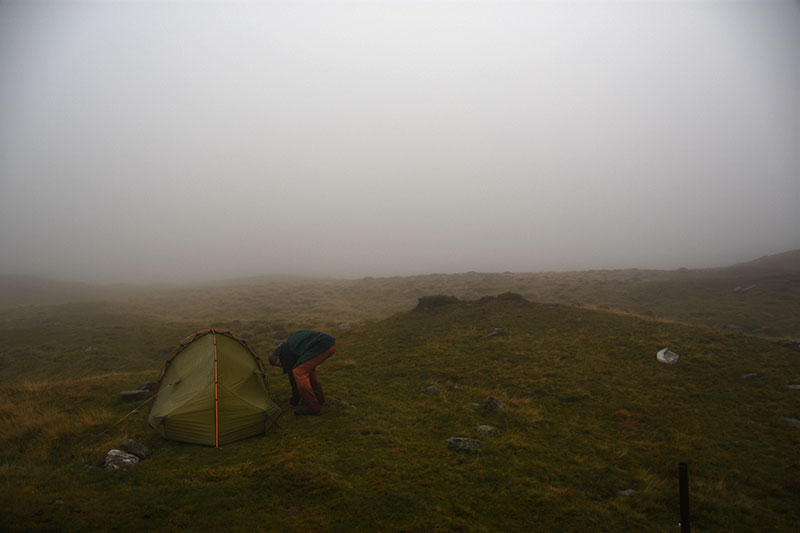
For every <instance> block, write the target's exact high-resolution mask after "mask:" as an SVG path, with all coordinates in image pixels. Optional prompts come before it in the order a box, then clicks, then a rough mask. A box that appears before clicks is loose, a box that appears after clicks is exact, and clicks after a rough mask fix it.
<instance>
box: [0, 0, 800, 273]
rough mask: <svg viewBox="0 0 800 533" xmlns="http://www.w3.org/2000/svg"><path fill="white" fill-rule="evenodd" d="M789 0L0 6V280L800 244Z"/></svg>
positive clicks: (391, 268) (657, 260) (615, 261)
mask: <svg viewBox="0 0 800 533" xmlns="http://www.w3.org/2000/svg"><path fill="white" fill-rule="evenodd" d="M799 171H800V3H798V2H780V1H775V2H766V1H754V2H733V1H721V2H702V1H694V2H682V1H674V2H649V1H641V2H599V1H586V2H574V1H558V2H498V1H474V2H469V1H463V2H459V1H425V2H422V1H407V0H404V1H399V0H398V1H388V0H384V1H381V0H374V1H362V2H323V1H301V2H297V1H275V2H241V1H239V2H229V1H226V2H222V1H220V2H188V1H187V2H181V1H174V2H144V1H141V2H139V1H118V2H113V1H104V2H94V1H91V2H89V1H84V2H65V1H59V2H30V1H25V2H8V1H4V2H1V3H0V274H27V275H36V276H45V277H51V278H58V279H69V280H80V281H92V282H149V281H182V280H185V281H197V280H211V279H220V278H231V277H237V276H253V275H261V274H300V275H313V276H325V277H361V276H389V275H408V274H417V273H431V272H442V273H448V272H465V271H473V270H476V271H487V272H502V271H516V272H531V271H546V270H583V269H605V268H627V267H638V268H664V269H672V268H678V267H682V266H685V267H688V268H702V267H710V266H724V265H727V264H731V263H734V262H739V261H745V260H749V259H754V258H756V257H759V256H761V255H765V254H770V253H777V252H782V251H786V250H790V249H795V248H800V214H798V209H797V206H798V201H800V172H799Z"/></svg>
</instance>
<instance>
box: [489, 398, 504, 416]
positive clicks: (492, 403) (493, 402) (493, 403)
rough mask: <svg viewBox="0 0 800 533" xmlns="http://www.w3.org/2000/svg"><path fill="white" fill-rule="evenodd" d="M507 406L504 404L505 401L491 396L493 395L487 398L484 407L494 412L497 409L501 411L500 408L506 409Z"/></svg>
mask: <svg viewBox="0 0 800 533" xmlns="http://www.w3.org/2000/svg"><path fill="white" fill-rule="evenodd" d="M505 408H506V404H504V403H503V402H501V401H500V400H498V399H497V398H494V397H491V396H490V397H489V398H486V399H485V400H484V401H483V409H484V411H489V412H490V413H494V412H496V411H500V410H502V409H505Z"/></svg>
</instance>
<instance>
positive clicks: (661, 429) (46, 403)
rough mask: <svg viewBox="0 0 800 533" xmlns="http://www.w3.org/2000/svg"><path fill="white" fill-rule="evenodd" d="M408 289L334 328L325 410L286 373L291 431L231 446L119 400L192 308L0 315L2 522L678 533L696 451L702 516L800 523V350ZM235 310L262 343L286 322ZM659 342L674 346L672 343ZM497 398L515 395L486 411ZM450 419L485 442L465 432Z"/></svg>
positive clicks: (732, 522)
mask: <svg viewBox="0 0 800 533" xmlns="http://www.w3.org/2000/svg"><path fill="white" fill-rule="evenodd" d="M448 301H449V303H448ZM437 302H438V303H440V304H442V305H430V304H431V303H434V304H435V303H437ZM415 303H416V302H415ZM413 307H414V306H409V307H408V308H407V309H406V310H405V311H403V312H400V313H396V314H394V315H393V316H391V317H389V318H385V319H382V320H378V321H371V322H364V323H359V324H354V325H353V327H351V328H349V329H335V330H333V332H334V333H335V335H336V336H337V338H338V341H339V344H340V351H339V353H337V355H336V356H335V357H333V358H332V359H331V360H330V361H329V362H327V363H325V365H323V366H322V367H320V376H321V379H322V380H323V383H324V384H325V387H326V391H327V393H328V396H329V400H330V401H329V402H328V405H327V406H326V407H325V409H324V414H323V416H322V417H319V418H311V419H309V418H296V417H294V416H293V415H292V414H291V413H290V412H289V411H288V405H287V403H286V402H287V399H288V395H289V387H288V383H287V382H286V381H285V378H284V377H283V376H281V375H280V374H279V373H277V372H271V373H270V386H271V391H272V396H273V397H274V398H275V399H276V400H277V401H278V402H279V404H280V405H281V406H282V407H284V408H287V413H286V414H284V415H283V416H282V418H281V419H280V420H279V426H277V427H275V428H273V430H271V431H270V432H269V433H268V434H267V435H266V436H264V437H257V438H252V439H248V440H244V441H240V442H237V443H234V444H231V445H228V446H225V447H224V448H223V449H222V450H221V451H220V450H214V449H212V448H205V447H199V446H192V445H185V444H180V443H174V442H170V441H165V440H163V439H161V437H160V436H159V435H158V434H157V433H156V432H155V431H154V430H152V429H151V428H150V427H149V426H147V424H146V422H145V419H146V416H147V408H146V406H144V407H143V408H141V409H140V410H139V412H138V413H134V414H131V415H130V416H127V418H124V417H125V416H126V415H128V414H129V413H130V409H131V405H130V404H123V403H119V401H118V400H117V392H118V391H119V390H122V389H126V388H133V387H135V386H136V385H138V384H139V383H142V382H145V381H150V380H152V379H154V378H155V377H156V376H157V374H158V371H159V369H160V365H161V363H162V362H163V359H164V357H165V352H166V351H168V350H169V348H171V347H174V345H175V344H176V343H177V342H178V341H179V340H180V339H182V338H183V336H185V335H186V334H187V333H188V332H190V331H192V330H193V329H196V327H195V326H197V323H196V322H193V321H191V320H186V319H183V318H182V317H180V316H173V317H172V318H171V320H169V321H164V320H162V319H160V318H158V317H153V316H149V315H135V314H126V313H124V312H121V311H119V310H115V309H114V307H113V306H111V305H105V304H102V305H101V304H80V305H78V304H76V305H74V306H55V307H47V308H30V309H28V310H27V311H26V313H23V314H17V315H15V317H14V318H13V320H12V319H10V318H8V317H6V319H5V321H4V322H2V323H0V332H2V333H3V334H4V338H5V339H6V340H7V341H6V343H5V345H4V348H3V363H4V366H3V368H2V373H3V376H8V375H9V374H12V375H16V376H17V379H13V380H9V379H4V382H5V384H4V385H2V386H0V395H1V396H2V398H4V400H3V402H2V404H0V419H1V420H2V421H3V424H2V425H1V426H0V427H1V428H2V429H0V465H2V466H1V467H0V501H3V502H4V509H5V511H4V513H3V516H2V518H0V528H2V529H5V530H31V529H51V530H59V531H64V530H66V531H71V530H76V531H77V530H87V529H100V530H107V529H112V528H119V529H122V530H141V529H146V530H175V529H192V530H201V531H204V530H209V531H210V530H219V529H225V530H228V531H250V530H277V531H294V530H299V529H308V530H312V531H315V530H327V531H376V530H392V531H451V530H462V531H464V530H469V531H512V530H522V529H527V530H532V531H564V530H572V531H574V530H589V529H591V530H606V531H623V530H655V531H673V530H674V529H675V525H676V523H677V521H678V505H677V477H676V468H677V464H678V462H680V461H688V462H689V464H690V486H691V490H692V511H693V526H694V527H695V529H696V530H697V531H703V530H711V531H724V530H771V531H789V530H792V529H793V528H794V527H795V525H796V523H797V521H798V519H800V498H798V495H799V494H800V484H798V479H800V475H799V474H800V462H799V461H798V453H797V452H798V446H800V429H798V428H797V427H794V426H792V425H791V424H790V423H788V422H787V419H798V418H800V392H798V391H797V390H793V389H790V388H789V385H790V384H797V383H800V355H799V354H798V353H797V352H795V351H792V350H788V349H786V348H782V347H779V346H776V345H774V344H772V343H770V342H769V341H767V340H762V339H758V338H753V337H747V336H744V335H742V334H741V333H739V332H735V331H727V332H726V331H719V330H713V329H709V328H705V327H699V326H687V325H682V324H678V323H672V322H663V321H659V320H656V319H652V318H646V317H645V318H643V317H637V316H633V315H630V314H626V313H620V312H613V311H608V310H601V309H594V310H593V309H585V308H577V307H570V306H563V305H556V304H539V303H532V302H528V301H525V300H523V299H521V298H519V297H514V296H513V295H504V296H503V297H502V298H484V299H482V300H481V301H468V302H465V301H460V302H459V301H454V299H452V298H450V299H443V298H440V299H428V300H424V301H423V302H422V305H419V306H417V308H416V309H415V310H411V309H412V308H413ZM220 318H221V319H222V320H221V322H219V323H216V324H214V325H216V326H219V327H234V329H237V330H238V331H241V332H243V333H245V334H246V335H247V337H248V339H249V340H250V341H251V342H252V343H253V344H254V345H256V346H257V349H258V350H259V351H260V352H262V353H263V352H264V351H266V350H268V349H269V348H270V347H271V346H274V342H275V341H276V340H279V339H280V338H281V337H282V336H283V335H284V334H285V333H286V329H285V328H286V327H291V324H287V323H277V322H270V321H265V320H249V319H242V318H240V317H239V316H237V315H227V316H225V315H224V314H223V315H221V316H220ZM309 323H312V322H311V321H309ZM496 328H502V329H503V332H504V333H505V335H495V336H491V337H490V336H489V333H490V332H492V331H494V330H495V329H496ZM663 347H669V348H670V349H672V350H673V351H675V352H676V353H678V354H679V355H680V360H679V361H678V363H677V364H675V365H665V364H662V363H659V362H657V361H656V358H655V353H656V351H657V350H659V349H661V348H663ZM89 348H91V350H90V349H89ZM28 353H33V354H38V355H37V356H36V357H37V358H34V359H31V360H27V357H26V355H27V354H28ZM12 354H13V357H9V356H10V355H12ZM47 354H49V356H48V355H47ZM48 360H49V361H50V363H51V364H50V365H49V366H48V365H47V364H46V363H47V361H48ZM104 361H106V362H104ZM108 361H110V362H111V364H110V366H103V365H109V363H108ZM25 363H27V366H28V368H26V366H25ZM98 365H99V366H98ZM114 366H116V367H117V368H118V369H117V370H110V368H112V367H114ZM93 368H94V369H95V370H94V371H93V370H92V369H93ZM431 386H433V387H431ZM487 397H496V398H499V399H501V400H502V402H503V403H505V404H506V406H507V407H506V408H505V409H502V410H500V411H498V412H496V413H488V412H486V411H484V410H483V409H482V408H481V404H482V402H483V401H484V400H485V399H486V398H487ZM120 419H122V420H121V421H120ZM482 424H488V425H491V426H494V427H495V428H496V430H497V433H496V434H495V435H492V436H487V435H481V434H480V433H479V432H478V431H477V429H476V427H477V426H478V425H482ZM104 430H105V433H104ZM125 436H131V437H133V438H135V439H137V440H141V441H142V442H145V443H146V444H148V445H149V446H150V447H152V448H153V450H154V454H153V457H152V458H151V459H148V460H147V461H145V462H143V463H141V464H140V465H138V466H137V467H136V468H134V469H132V470H130V471H127V472H103V471H100V470H97V469H94V468H90V467H87V466H84V464H86V463H89V462H92V461H96V460H98V459H100V458H102V457H103V455H104V454H105V451H107V450H108V449H110V448H112V447H117V446H118V445H119V442H120V441H121V440H122V438H123V437H125ZM452 436H461V437H469V438H476V439H479V440H480V442H481V448H482V451H481V452H480V453H479V454H474V455H473V454H464V453H457V452H453V451H451V450H448V449H447V447H446V439H448V438H449V437H452Z"/></svg>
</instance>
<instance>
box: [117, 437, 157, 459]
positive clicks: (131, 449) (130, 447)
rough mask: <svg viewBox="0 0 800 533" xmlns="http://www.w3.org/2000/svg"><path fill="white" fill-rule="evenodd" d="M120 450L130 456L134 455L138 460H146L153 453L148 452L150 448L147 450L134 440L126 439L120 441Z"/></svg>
mask: <svg viewBox="0 0 800 533" xmlns="http://www.w3.org/2000/svg"><path fill="white" fill-rule="evenodd" d="M121 448H122V449H123V450H124V451H126V452H128V453H130V454H132V455H135V456H136V457H138V458H139V459H147V458H148V457H150V456H151V455H152V453H153V452H151V451H150V448H148V447H147V446H145V445H144V444H140V443H138V442H136V441H135V440H133V439H129V438H127V437H126V438H125V439H124V440H123V441H122V446H121Z"/></svg>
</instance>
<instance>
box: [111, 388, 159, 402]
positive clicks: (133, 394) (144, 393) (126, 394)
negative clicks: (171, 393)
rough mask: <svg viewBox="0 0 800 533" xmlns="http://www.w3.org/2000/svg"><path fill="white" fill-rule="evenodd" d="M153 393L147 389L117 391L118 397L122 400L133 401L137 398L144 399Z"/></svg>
mask: <svg viewBox="0 0 800 533" xmlns="http://www.w3.org/2000/svg"><path fill="white" fill-rule="evenodd" d="M152 394H153V393H152V392H151V391H149V390H147V389H142V390H138V389H137V390H124V391H122V392H120V393H119V399H120V400H122V401H123V402H135V401H139V400H146V399H147V398H149V397H150V396H151V395H152Z"/></svg>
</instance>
